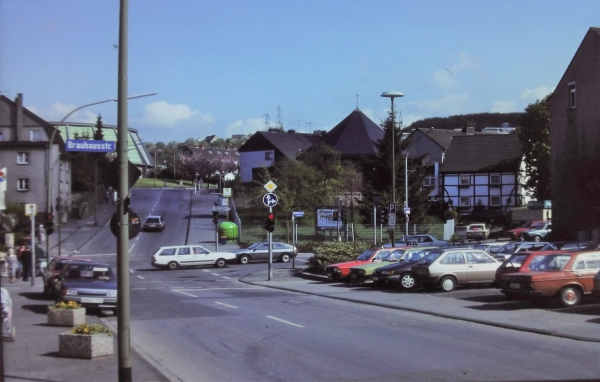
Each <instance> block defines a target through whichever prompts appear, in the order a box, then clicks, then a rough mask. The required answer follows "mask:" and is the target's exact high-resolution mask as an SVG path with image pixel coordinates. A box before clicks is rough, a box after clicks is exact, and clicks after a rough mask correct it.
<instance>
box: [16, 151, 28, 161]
mask: <svg viewBox="0 0 600 382" xmlns="http://www.w3.org/2000/svg"><path fill="white" fill-rule="evenodd" d="M17 164H29V153H28V152H19V153H17Z"/></svg>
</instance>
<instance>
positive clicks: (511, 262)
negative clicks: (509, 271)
mask: <svg viewBox="0 0 600 382" xmlns="http://www.w3.org/2000/svg"><path fill="white" fill-rule="evenodd" d="M527 256H529V255H526V254H520V255H517V254H515V255H512V256H511V257H509V258H508V260H506V261H505V262H504V265H503V267H505V268H508V267H513V268H519V267H520V266H521V264H523V262H524V261H525V259H526V258H527Z"/></svg>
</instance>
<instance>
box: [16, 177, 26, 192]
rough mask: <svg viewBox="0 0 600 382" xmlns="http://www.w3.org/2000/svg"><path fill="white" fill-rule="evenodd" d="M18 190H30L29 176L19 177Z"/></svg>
mask: <svg viewBox="0 0 600 382" xmlns="http://www.w3.org/2000/svg"><path fill="white" fill-rule="evenodd" d="M17 191H29V179H28V178H19V179H17Z"/></svg>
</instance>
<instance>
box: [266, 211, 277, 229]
mask: <svg viewBox="0 0 600 382" xmlns="http://www.w3.org/2000/svg"><path fill="white" fill-rule="evenodd" d="M265 229H266V230H267V231H269V232H273V231H275V214H274V213H272V212H269V213H268V214H267V219H266V220H265Z"/></svg>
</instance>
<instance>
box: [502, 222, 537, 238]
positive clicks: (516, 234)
mask: <svg viewBox="0 0 600 382" xmlns="http://www.w3.org/2000/svg"><path fill="white" fill-rule="evenodd" d="M545 222H546V220H530V221H528V222H526V223H525V224H523V225H522V226H520V227H518V228H513V229H511V230H509V231H507V232H506V233H507V234H508V237H510V238H511V240H521V234H522V233H523V232H525V231H527V230H528V229H529V228H531V226H533V225H535V224H537V223H545Z"/></svg>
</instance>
